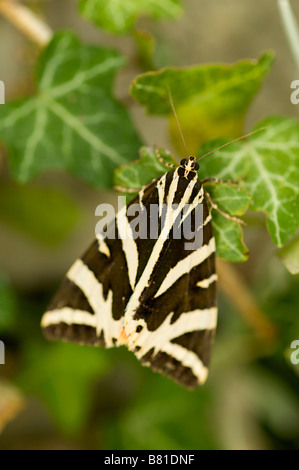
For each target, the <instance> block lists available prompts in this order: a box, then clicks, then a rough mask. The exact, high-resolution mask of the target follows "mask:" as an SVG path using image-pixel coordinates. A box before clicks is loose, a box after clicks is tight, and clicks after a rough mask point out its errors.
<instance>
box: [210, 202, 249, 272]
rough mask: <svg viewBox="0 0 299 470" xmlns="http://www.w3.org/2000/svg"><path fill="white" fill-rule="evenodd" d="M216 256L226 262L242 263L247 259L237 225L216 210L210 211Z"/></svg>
mask: <svg viewBox="0 0 299 470" xmlns="http://www.w3.org/2000/svg"><path fill="white" fill-rule="evenodd" d="M212 217H213V219H212V222H213V230H214V235H215V243H216V252H217V256H219V257H220V258H222V259H225V260H227V261H233V262H238V263H239V262H242V261H246V260H247V258H248V248H247V247H246V245H245V244H244V242H243V230H242V228H241V226H240V224H239V223H237V222H235V221H233V220H229V219H227V218H226V217H224V216H223V215H222V214H220V213H219V212H217V211H216V210H213V211H212Z"/></svg>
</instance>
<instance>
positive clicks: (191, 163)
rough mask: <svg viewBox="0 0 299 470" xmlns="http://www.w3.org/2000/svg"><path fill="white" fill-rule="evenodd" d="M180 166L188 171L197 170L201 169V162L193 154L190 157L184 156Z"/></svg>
mask: <svg viewBox="0 0 299 470" xmlns="http://www.w3.org/2000/svg"><path fill="white" fill-rule="evenodd" d="M180 166H181V167H182V168H184V170H187V171H194V172H197V170H198V169H199V164H198V163H197V161H196V158H195V157H192V156H191V157H189V158H183V160H181V161H180Z"/></svg>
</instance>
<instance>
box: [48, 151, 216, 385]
mask: <svg viewBox="0 0 299 470" xmlns="http://www.w3.org/2000/svg"><path fill="white" fill-rule="evenodd" d="M193 160H194V159H192V157H191V158H190V159H187V160H184V161H183V162H184V164H182V165H181V166H180V167H178V168H177V169H176V170H174V171H169V172H167V173H166V174H165V175H163V176H162V177H161V178H159V179H157V180H154V181H152V182H151V183H150V184H149V185H147V186H146V187H144V188H142V190H141V191H140V193H139V194H138V196H137V197H136V198H134V199H133V201H131V203H130V204H129V205H128V209H129V208H130V207H131V206H132V205H133V204H139V205H140V208H141V213H142V214H144V216H143V218H141V221H142V222H141V223H142V224H146V227H145V230H144V231H143V234H144V233H146V234H147V236H146V237H144V236H142V237H127V236H126V235H125V234H128V230H129V231H130V230H131V231H132V228H133V227H134V218H133V216H132V215H130V211H129V214H128V212H127V211H122V213H118V214H117V216H116V220H115V221H114V222H113V223H114V228H115V236H112V233H113V232H114V231H111V236H109V229H108V233H107V235H106V236H105V237H103V236H101V234H99V235H98V237H97V239H96V240H95V241H94V242H93V244H92V245H91V247H90V248H89V249H88V250H87V252H86V253H85V254H84V255H83V257H82V258H81V259H79V260H77V261H76V262H75V263H74V265H73V266H72V267H71V269H70V270H69V272H68V273H67V275H66V279H65V280H64V281H63V283H62V285H61V287H60V289H59V291H58V292H57V294H56V296H55V297H54V299H53V301H52V303H51V304H50V306H49V309H48V311H47V312H46V314H45V315H44V317H43V319H42V326H43V328H44V330H45V333H46V336H47V337H48V338H49V339H60V340H66V341H75V342H79V343H82V344H93V345H100V346H106V347H111V346H114V345H115V346H118V345H122V344H125V345H126V346H127V347H128V349H130V350H131V351H133V352H134V353H135V354H136V356H137V357H138V358H139V359H140V360H141V362H142V363H143V364H144V365H147V366H150V367H152V368H153V369H154V370H157V371H159V372H161V373H163V374H165V375H167V376H169V377H171V378H172V379H174V380H176V381H177V382H179V383H181V384H182V385H184V386H186V387H190V388H193V387H196V386H197V385H199V384H201V383H203V382H204V381H205V379H206V377H207V373H208V363H209V356H210V348H211V343H212V340H213V336H214V331H215V328H216V321H217V308H216V279H217V278H216V272H215V240H214V237H213V231H212V221H211V215H210V212H209V209H208V206H207V202H206V200H205V197H204V191H203V187H202V185H201V183H200V182H199V181H198V179H197V174H196V172H195V171H194V163H193ZM153 207H154V208H156V210H154V211H153V210H152V209H153ZM199 207H200V208H201V217H200V218H199V219H200V220H198V217H197V211H198V208H199ZM186 209H187V210H186ZM153 214H155V216H156V226H155V227H154V229H153V227H152V225H153V218H154V216H153ZM182 214H183V215H182ZM179 217H180V219H179ZM184 217H185V219H184ZM187 219H188V220H189V223H190V227H191V229H192V230H191V231H193V232H194V233H195V234H198V235H200V237H199V239H200V243H199V245H198V246H197V247H196V249H190V237H189V235H188V236H187V235H186V234H184V231H183V230H182V231H181V232H179V230H178V229H179V228H182V227H181V226H183V222H184V220H185V222H186V221H187ZM124 228H126V229H127V230H124ZM143 228H144V227H143ZM153 232H154V233H155V234H156V236H154V237H153V236H152V234H153ZM178 232H179V234H180V236H177V234H178ZM188 243H189V246H188ZM188 247H189V249H188Z"/></svg>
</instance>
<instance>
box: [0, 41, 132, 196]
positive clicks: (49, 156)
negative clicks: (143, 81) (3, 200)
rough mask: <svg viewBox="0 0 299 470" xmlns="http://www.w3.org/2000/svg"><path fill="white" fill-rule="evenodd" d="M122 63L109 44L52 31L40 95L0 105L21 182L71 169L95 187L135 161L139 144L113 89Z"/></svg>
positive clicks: (0, 128)
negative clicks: (82, 40)
mask: <svg viewBox="0 0 299 470" xmlns="http://www.w3.org/2000/svg"><path fill="white" fill-rule="evenodd" d="M123 65H124V59H123V57H121V56H120V55H119V54H118V53H117V52H115V51H113V50H111V49H108V48H104V47H95V46H87V45H83V44H81V43H80V42H79V40H78V39H77V38H76V37H75V36H74V35H73V34H72V33H58V34H57V35H56V36H54V38H53V40H52V41H51V42H50V44H49V45H48V47H47V48H46V50H45V51H44V53H43V54H42V56H41V58H40V60H39V63H38V67H37V72H38V73H37V75H38V89H37V93H36V94H35V95H34V96H33V97H31V98H26V99H23V100H20V101H17V102H13V103H9V104H7V105H5V106H1V107H0V135H1V139H2V140H3V141H4V142H5V144H6V145H7V146H8V148H9V152H10V163H11V169H12V171H13V174H14V175H15V177H16V178H17V179H18V180H19V181H28V180H29V179H31V178H32V177H34V176H35V175H37V174H38V173H40V172H41V171H44V170H46V169H54V168H65V169H67V170H68V171H69V172H70V173H72V174H74V175H76V176H78V177H79V178H82V179H83V180H84V181H86V182H88V183H90V184H92V185H93V186H96V187H106V188H107V187H111V183H112V171H113V169H114V168H115V167H117V166H118V165H120V164H122V163H124V162H126V161H128V160H132V159H133V158H134V157H135V155H137V151H138V147H139V145H140V141H139V138H138V136H137V133H136V131H135V129H134V127H133V125H132V122H131V120H130V117H129V115H128V113H127V111H126V110H125V108H124V107H123V105H121V104H120V103H119V102H118V101H117V100H116V99H115V98H114V97H113V95H112V85H113V82H114V76H115V72H116V70H118V69H119V68H120V67H122V66H123ZM16 136H17V138H16Z"/></svg>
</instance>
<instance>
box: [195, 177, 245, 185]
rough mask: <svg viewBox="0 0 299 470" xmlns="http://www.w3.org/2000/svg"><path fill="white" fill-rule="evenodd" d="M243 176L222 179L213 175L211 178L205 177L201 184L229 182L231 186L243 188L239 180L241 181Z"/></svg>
mask: <svg viewBox="0 0 299 470" xmlns="http://www.w3.org/2000/svg"><path fill="white" fill-rule="evenodd" d="M241 179H242V178H237V179H235V180H221V179H219V178H212V177H209V178H205V179H204V180H202V181H201V184H205V183H219V184H228V185H230V186H236V187H237V188H241V187H242V186H240V185H239V184H238V183H237V182H238V181H240V180H241Z"/></svg>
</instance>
